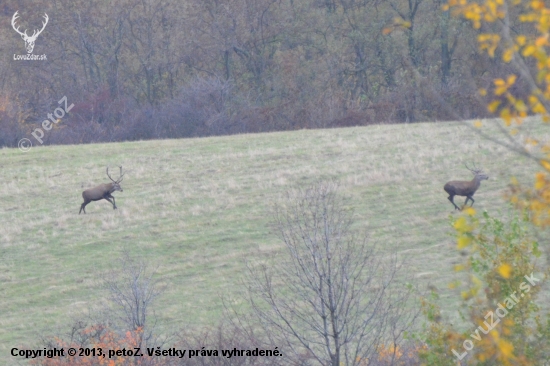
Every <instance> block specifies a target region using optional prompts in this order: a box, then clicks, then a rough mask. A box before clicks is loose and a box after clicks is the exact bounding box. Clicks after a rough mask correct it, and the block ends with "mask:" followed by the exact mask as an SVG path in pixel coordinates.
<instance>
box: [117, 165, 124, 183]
mask: <svg viewBox="0 0 550 366" xmlns="http://www.w3.org/2000/svg"><path fill="white" fill-rule="evenodd" d="M119 168H120V177H118V180H117V181H116V182H117V183H120V182H122V177H124V174H126V173H122V165H121V166H119Z"/></svg>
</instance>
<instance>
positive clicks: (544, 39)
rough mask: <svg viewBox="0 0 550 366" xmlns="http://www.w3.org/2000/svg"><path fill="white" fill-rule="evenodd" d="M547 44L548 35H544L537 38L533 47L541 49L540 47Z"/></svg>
mask: <svg viewBox="0 0 550 366" xmlns="http://www.w3.org/2000/svg"><path fill="white" fill-rule="evenodd" d="M547 43H548V34H546V35H545V36H543V37H539V38H537V40H536V41H535V46H537V47H542V46H546V45H547Z"/></svg>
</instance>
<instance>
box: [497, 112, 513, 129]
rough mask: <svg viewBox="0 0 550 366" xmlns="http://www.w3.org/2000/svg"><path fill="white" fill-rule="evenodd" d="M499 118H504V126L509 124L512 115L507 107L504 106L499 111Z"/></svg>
mask: <svg viewBox="0 0 550 366" xmlns="http://www.w3.org/2000/svg"><path fill="white" fill-rule="evenodd" d="M500 118H502V119H503V120H504V123H505V124H506V126H510V124H511V121H512V115H511V114H510V110H509V109H508V108H504V109H503V110H502V111H500Z"/></svg>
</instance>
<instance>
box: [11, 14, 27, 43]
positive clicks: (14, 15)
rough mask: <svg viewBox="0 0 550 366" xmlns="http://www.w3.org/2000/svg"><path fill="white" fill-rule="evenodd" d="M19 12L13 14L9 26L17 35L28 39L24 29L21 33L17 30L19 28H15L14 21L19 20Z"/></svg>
mask: <svg viewBox="0 0 550 366" xmlns="http://www.w3.org/2000/svg"><path fill="white" fill-rule="evenodd" d="M18 12H19V11H16V12H15V14H13V17H12V18H11V26H12V27H13V29H14V30H15V31H16V32H17V33H19V34H20V35H22V36H25V37H28V36H27V30H26V29H25V33H21V31H20V30H19V27H17V28H15V21H16V20H17V18H19V15H17V13H18Z"/></svg>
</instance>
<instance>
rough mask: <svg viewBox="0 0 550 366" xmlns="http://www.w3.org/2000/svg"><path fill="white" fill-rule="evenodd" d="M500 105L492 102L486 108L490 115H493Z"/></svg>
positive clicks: (498, 102) (494, 101)
mask: <svg viewBox="0 0 550 366" xmlns="http://www.w3.org/2000/svg"><path fill="white" fill-rule="evenodd" d="M499 105H500V101H499V100H493V101H492V102H491V103H489V105H488V106H487V110H488V111H489V112H491V113H495V112H496V110H497V108H498V106H499Z"/></svg>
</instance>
